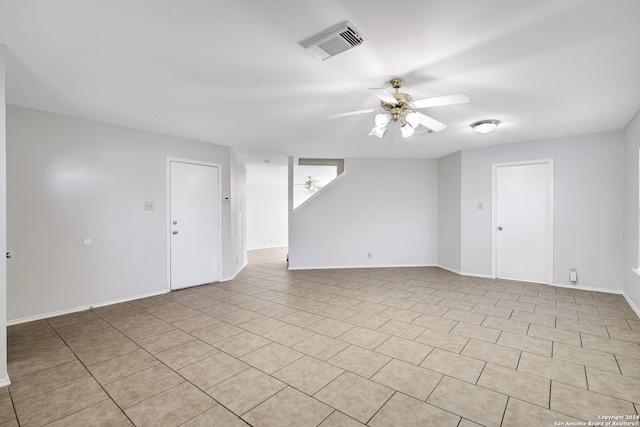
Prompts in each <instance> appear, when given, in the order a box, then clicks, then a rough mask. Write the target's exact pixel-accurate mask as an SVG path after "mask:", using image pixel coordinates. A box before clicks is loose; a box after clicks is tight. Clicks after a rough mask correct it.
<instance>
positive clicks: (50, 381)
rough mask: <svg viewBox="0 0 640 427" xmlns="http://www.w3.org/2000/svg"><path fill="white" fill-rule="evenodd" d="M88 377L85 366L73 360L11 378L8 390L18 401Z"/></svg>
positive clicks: (14, 399) (15, 400)
mask: <svg viewBox="0 0 640 427" xmlns="http://www.w3.org/2000/svg"><path fill="white" fill-rule="evenodd" d="M89 377H90V375H89V372H87V370H86V368H85V367H84V366H83V365H82V364H81V363H80V362H79V361H77V360H74V361H71V362H67V363H63V364H61V365H58V366H54V367H52V368H49V369H45V370H42V371H37V372H34V373H31V374H27V375H23V376H21V377H18V378H16V379H15V380H13V382H12V383H11V385H10V386H9V390H10V391H11V398H12V399H13V401H14V402H20V401H23V400H26V399H29V398H31V397H34V396H37V395H39V394H42V393H47V392H50V391H52V390H54V389H56V388H59V387H63V386H65V385H68V384H71V383H74V382H77V381H80V380H83V379H86V378H89ZM12 411H13V409H12Z"/></svg>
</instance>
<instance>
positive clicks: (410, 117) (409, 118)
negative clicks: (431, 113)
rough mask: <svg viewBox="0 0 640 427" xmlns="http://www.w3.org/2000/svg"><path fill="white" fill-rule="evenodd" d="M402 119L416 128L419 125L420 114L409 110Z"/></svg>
mask: <svg viewBox="0 0 640 427" xmlns="http://www.w3.org/2000/svg"><path fill="white" fill-rule="evenodd" d="M404 120H405V121H406V122H407V123H409V125H410V126H411V127H412V128H414V129H415V128H417V127H418V126H420V116H419V115H418V113H416V112H415V111H412V112H410V113H409V114H407V115H406V116H405V118H404Z"/></svg>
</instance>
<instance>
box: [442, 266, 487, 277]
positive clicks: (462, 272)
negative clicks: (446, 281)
mask: <svg viewBox="0 0 640 427" xmlns="http://www.w3.org/2000/svg"><path fill="white" fill-rule="evenodd" d="M436 267H440V268H441V269H443V270H447V271H450V272H452V273H455V274H459V275H461V276H468V277H481V278H483V279H495V277H493V276H492V275H491V274H480V273H467V272H465V271H460V270H456V269H455V268H451V267H447V266H446V265H440V264H438V265H436Z"/></svg>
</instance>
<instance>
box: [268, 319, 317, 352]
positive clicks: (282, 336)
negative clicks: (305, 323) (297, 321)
mask: <svg viewBox="0 0 640 427" xmlns="http://www.w3.org/2000/svg"><path fill="white" fill-rule="evenodd" d="M314 335H315V333H314V332H311V331H309V330H307V329H304V328H301V327H299V326H294V325H289V324H285V325H284V326H281V327H280V328H277V329H274V330H273V331H270V332H267V333H265V334H263V335H262V336H263V337H264V338H267V339H270V340H271V341H275V342H277V343H280V344H282V345H286V346H288V347H291V346H293V345H296V344H298V343H299V342H301V341H304V340H306V339H307V338H310V337H312V336H314Z"/></svg>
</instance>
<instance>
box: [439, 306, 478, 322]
mask: <svg viewBox="0 0 640 427" xmlns="http://www.w3.org/2000/svg"><path fill="white" fill-rule="evenodd" d="M442 317H443V318H445V319H452V320H458V321H460V322H465V323H470V324H472V325H481V324H482V322H484V319H485V318H486V317H487V316H486V315H485V314H480V313H471V312H468V311H462V310H456V309H453V308H452V309H451V310H449V311H447V312H446V313H445V314H443V315H442Z"/></svg>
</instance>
